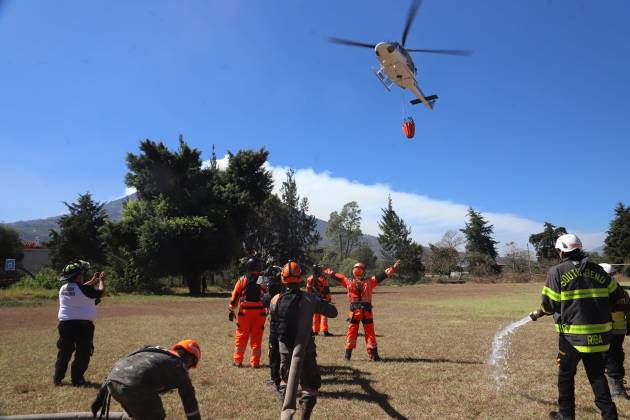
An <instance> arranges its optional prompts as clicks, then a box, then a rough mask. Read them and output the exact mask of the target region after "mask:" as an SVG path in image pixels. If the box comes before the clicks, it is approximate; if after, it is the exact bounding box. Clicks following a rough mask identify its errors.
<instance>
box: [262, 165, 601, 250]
mask: <svg viewBox="0 0 630 420" xmlns="http://www.w3.org/2000/svg"><path fill="white" fill-rule="evenodd" d="M268 169H269V170H271V172H272V174H273V180H274V193H276V194H278V193H279V190H280V186H281V185H282V181H284V179H285V178H286V175H285V173H286V170H287V169H288V168H286V167H272V166H268ZM295 180H296V183H297V186H298V192H299V194H300V195H301V196H304V197H308V200H309V203H310V212H311V213H312V214H314V215H315V216H316V217H317V218H319V219H322V220H328V217H329V215H330V213H331V212H333V211H339V210H340V209H341V208H342V207H343V205H344V204H345V203H347V202H349V201H356V202H357V203H358V204H359V207H360V208H361V215H362V216H363V222H362V230H363V232H364V233H368V234H370V235H378V232H379V229H378V221H379V220H380V219H381V214H382V212H381V209H382V208H383V207H385V206H386V205H387V196H388V195H391V197H392V201H393V206H394V210H396V212H397V213H398V215H399V216H400V217H402V218H403V219H404V220H405V222H406V223H407V224H408V225H409V226H410V228H411V233H412V237H413V238H414V239H415V240H416V241H418V242H419V243H421V244H423V245H427V244H428V243H433V242H437V241H438V240H439V239H440V238H441V237H442V235H443V234H444V233H445V232H446V231H447V230H455V231H457V230H458V229H461V228H462V227H463V226H464V223H465V222H466V212H467V210H468V205H467V204H462V203H454V202H452V201H446V200H436V199H432V198H430V197H428V196H426V195H419V194H412V193H406V192H401V191H396V190H394V189H393V188H391V187H390V186H389V185H385V184H372V185H366V184H361V183H359V182H356V181H350V180H348V179H345V178H339V177H334V176H333V175H331V173H329V172H319V173H318V172H315V171H314V170H313V169H310V168H309V169H299V170H296V172H295ZM483 216H484V217H485V218H486V219H487V220H488V221H489V222H490V223H491V224H493V225H494V233H495V239H496V240H498V241H500V244H499V245H498V249H499V251H500V252H501V253H503V252H502V251H503V248H504V244H505V243H507V242H510V241H514V242H516V244H517V245H518V246H520V247H523V248H524V247H525V245H526V243H527V241H528V239H529V235H531V234H532V233H536V232H540V231H542V227H543V223H542V222H538V221H535V220H531V219H527V218H525V217H521V216H518V215H514V214H509V213H494V212H484V213H483ZM575 233H576V234H577V235H578V236H580V238H581V239H582V242H583V243H584V246H585V248H586V249H591V248H594V247H597V246H599V245H601V244H602V242H603V238H604V237H605V233H603V232H587V233H584V232H575ZM532 251H533V250H532Z"/></svg>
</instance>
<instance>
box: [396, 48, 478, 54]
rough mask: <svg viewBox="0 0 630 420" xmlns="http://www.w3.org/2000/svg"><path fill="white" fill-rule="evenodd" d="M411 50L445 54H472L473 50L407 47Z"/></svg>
mask: <svg viewBox="0 0 630 420" xmlns="http://www.w3.org/2000/svg"><path fill="white" fill-rule="evenodd" d="M406 50H407V51H409V52H421V53H431V54H444V55H459V56H465V55H471V54H472V51H470V50H433V49H418V48H415V49H414V48H406Z"/></svg>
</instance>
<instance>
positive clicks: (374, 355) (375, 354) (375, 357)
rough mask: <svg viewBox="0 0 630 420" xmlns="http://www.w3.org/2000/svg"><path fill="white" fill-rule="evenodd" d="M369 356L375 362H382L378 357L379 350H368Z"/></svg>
mask: <svg viewBox="0 0 630 420" xmlns="http://www.w3.org/2000/svg"><path fill="white" fill-rule="evenodd" d="M368 355H369V356H370V360H371V361H373V362H380V361H381V357H380V356H379V355H378V349H377V348H376V347H374V348H371V349H368Z"/></svg>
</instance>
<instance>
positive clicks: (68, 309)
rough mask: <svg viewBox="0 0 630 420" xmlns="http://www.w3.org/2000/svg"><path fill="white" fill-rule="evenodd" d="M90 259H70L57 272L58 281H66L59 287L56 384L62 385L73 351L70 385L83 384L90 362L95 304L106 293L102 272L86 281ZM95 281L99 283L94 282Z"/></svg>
mask: <svg viewBox="0 0 630 420" xmlns="http://www.w3.org/2000/svg"><path fill="white" fill-rule="evenodd" d="M89 269H90V263H88V262H87V261H83V260H73V261H71V262H69V263H68V264H67V265H66V266H65V267H64V268H63V270H62V272H61V274H60V275H59V281H62V282H67V283H66V284H64V285H63V286H61V288H60V289H59V315H58V318H59V326H58V327H57V328H58V330H59V340H57V348H58V349H59V351H58V353H57V361H56V362H55V376H54V378H53V382H54V384H55V385H61V381H62V380H63V378H64V377H65V376H66V370H67V369H68V363H69V362H70V359H71V358H72V353H75V351H76V353H75V355H74V361H73V362H72V367H71V369H70V375H71V379H72V385H73V386H83V385H85V384H86V381H85V378H84V377H83V375H84V374H85V371H86V370H87V368H88V365H89V364H90V356H91V355H92V352H93V351H94V345H93V344H92V341H93V339H94V320H95V319H96V305H98V303H99V302H100V300H101V298H102V297H103V295H104V294H105V273H103V272H100V273H99V272H97V273H94V275H93V276H92V279H91V280H90V281H86V280H85V279H86V278H87V272H88V270H89ZM97 283H98V286H94V285H95V284H97Z"/></svg>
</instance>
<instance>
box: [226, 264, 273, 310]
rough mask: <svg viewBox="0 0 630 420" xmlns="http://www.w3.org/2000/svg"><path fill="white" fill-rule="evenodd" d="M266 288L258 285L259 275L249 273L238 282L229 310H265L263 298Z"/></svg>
mask: <svg viewBox="0 0 630 420" xmlns="http://www.w3.org/2000/svg"><path fill="white" fill-rule="evenodd" d="M264 294H265V288H264V287H263V286H261V285H260V284H258V274H256V273H249V274H247V275H245V276H243V277H241V278H240V279H238V280H237V281H236V284H235V285H234V290H233V291H232V299H231V300H230V305H229V308H230V310H231V311H233V310H234V309H236V306H237V304H238V305H239V308H240V309H263V302H262V298H263V295H264Z"/></svg>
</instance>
